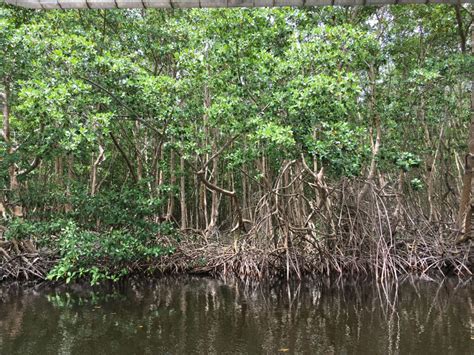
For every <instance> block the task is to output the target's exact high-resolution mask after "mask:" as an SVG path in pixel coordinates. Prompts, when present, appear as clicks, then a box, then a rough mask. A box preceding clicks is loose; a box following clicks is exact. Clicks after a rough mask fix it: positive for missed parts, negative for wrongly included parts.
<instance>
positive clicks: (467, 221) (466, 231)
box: [457, 31, 474, 242]
mask: <svg viewBox="0 0 474 355" xmlns="http://www.w3.org/2000/svg"><path fill="white" fill-rule="evenodd" d="M471 51H472V54H474V31H472V32H471ZM473 85H474V80H473V81H472V84H471V123H470V127H469V138H468V147H469V153H468V154H466V158H465V167H464V169H465V171H464V177H463V188H462V192H461V199H460V203H459V213H458V227H459V231H460V233H461V236H460V237H459V238H458V240H457V241H458V242H463V241H465V240H468V239H470V238H471V234H472V233H471V226H472V212H473V210H474V209H473V207H474V179H473V178H472V174H473V168H474V89H473Z"/></svg>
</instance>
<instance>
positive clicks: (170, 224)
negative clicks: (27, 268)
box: [0, 5, 472, 281]
mask: <svg viewBox="0 0 474 355" xmlns="http://www.w3.org/2000/svg"><path fill="white" fill-rule="evenodd" d="M471 22H472V15H471V6H470V5H466V6H447V5H439V6H424V5H421V6H390V7H363V8H362V7H354V8H350V7H349V8H340V7H324V8H312V9H291V8H283V9H239V10H237V9H232V10H159V11H152V10H146V11H142V10H120V11H65V12H56V11H51V12H39V11H29V10H20V9H17V8H11V7H7V6H3V5H1V6H0V92H2V93H3V97H4V100H3V108H4V110H3V112H4V125H3V140H2V143H1V145H0V181H1V186H2V197H1V198H2V200H1V205H2V212H3V214H4V217H5V219H4V223H3V224H4V226H5V228H6V230H7V231H6V232H5V235H4V237H5V238H9V239H10V240H17V241H18V240H22V239H32V240H33V242H34V244H35V245H36V246H37V247H38V248H40V247H45V248H49V249H52V250H55V251H56V252H57V253H59V255H60V256H61V258H60V261H59V263H58V264H56V266H55V267H54V268H53V269H52V270H51V271H50V277H51V278H66V279H68V280H69V279H72V278H76V277H80V276H87V275H88V276H90V277H91V278H92V280H93V281H97V280H98V279H100V278H103V277H107V278H112V279H116V278H118V277H120V276H121V275H123V274H125V273H127V272H128V271H129V270H130V264H131V263H132V264H133V263H142V262H143V261H144V260H154V259H156V258H158V257H159V256H161V255H166V254H168V253H169V252H172V251H173V250H174V248H175V246H176V245H177V244H176V243H178V244H179V242H181V241H186V240H190V239H193V238H196V235H202V238H204V239H205V240H206V242H207V243H211V242H213V241H216V240H218V241H221V240H222V239H224V240H225V239H226V238H227V236H231V238H230V239H232V238H235V240H236V241H242V240H246V241H248V243H250V244H252V243H253V244H252V245H259V246H260V247H262V245H268V248H270V247H271V249H277V250H278V248H280V247H281V248H286V250H287V252H288V248H291V247H292V246H293V247H296V245H297V244H298V245H300V243H305V244H304V246H302V248H307V247H308V246H314V245H316V244H317V245H319V244H318V243H323V244H324V245H326V246H327V247H328V248H329V249H328V250H331V249H330V248H332V247H334V245H333V244H331V243H333V242H332V240H333V239H334V238H336V239H337V240H339V241H341V242H344V241H348V240H349V241H350V242H351V243H352V242H353V238H354V236H356V237H357V236H361V235H365V233H368V235H370V236H373V237H374V238H375V235H376V234H377V233H378V232H380V233H382V234H383V235H384V236H386V237H387V238H389V241H388V242H387V243H392V244H393V243H394V242H393V239H394V238H400V239H403V238H406V237H407V235H408V234H409V229H410V228H408V227H404V223H409V219H410V218H412V219H413V220H414V221H415V222H413V223H415V224H416V223H418V222H416V221H420V220H423V221H428V222H430V223H435V224H436V223H448V224H449V223H452V222H453V221H454V219H455V217H456V213H457V206H458V199H459V195H460V188H461V181H462V178H463V173H464V171H463V166H464V158H463V156H464V153H465V151H467V146H466V142H467V131H468V130H467V127H468V125H469V121H470V114H469V110H470V102H469V95H470V92H469V90H470V80H471V76H472V57H471V56H470V55H469V46H470V43H469V42H468V41H467V39H468V38H469V36H468V31H469V27H470V24H471ZM341 184H342V185H341ZM341 186H342V187H341ZM344 186H345V187H344ZM387 188H389V189H390V191H389V192H387V193H386V195H387V196H388V195H390V196H394V198H393V199H392V200H390V201H389V202H386V205H387V206H388V207H382V205H380V206H379V207H378V208H379V209H381V210H383V208H386V209H387V210H388V212H387V216H389V217H387V218H388V219H390V221H389V223H388V227H387V226H385V225H384V226H383V227H382V224H383V223H385V222H380V221H379V222H380V223H378V224H380V230H379V229H377V228H378V227H374V228H375V229H371V228H372V227H368V228H367V230H363V231H360V230H361V229H359V232H355V231H356V228H362V229H363V228H364V227H363V226H359V227H357V226H358V222H357V220H356V218H363V216H364V213H361V212H360V211H359V210H358V212H353V211H355V210H354V209H352V207H347V208H346V207H344V206H345V205H344V204H345V202H343V201H346V200H345V198H346V197H345V196H347V194H349V195H351V196H353V197H354V198H355V200H357V201H356V202H354V203H353V204H352V205H351V206H357V208H359V207H360V206H362V207H363V206H367V208H364V207H363V208H362V209H363V210H364V209H365V213H366V214H367V215H370V214H372V212H371V210H370V208H372V206H373V205H374V200H371V199H370V198H369V197H367V196H369V195H370V196H372V195H371V194H372V193H375V192H377V191H378V193H379V195H381V196H382V197H383V195H384V193H385V190H384V189H387ZM384 201H385V200H384ZM406 203H408V204H410V206H416V212H410V213H408V212H407V215H410V216H409V217H407V215H404V217H401V216H402V212H401V211H405V212H406V211H407V208H405V206H406V205H405V204H406ZM377 206H378V205H377ZM354 208H355V207H354ZM337 211H340V213H339V212H337ZM344 213H347V214H348V216H349V217H347V218H348V219H347V220H346V217H344V219H343V218H342V217H341V216H342V215H343V214H344ZM414 213H415V215H414ZM350 216H355V217H354V218H355V219H354V220H351V219H350V218H352V217H350ZM392 217H393V218H392ZM349 220H350V221H349ZM407 221H408V222H407ZM410 223H411V222H410ZM364 224H366V223H364ZM451 227H452V228H454V227H453V225H452V224H451ZM451 227H449V228H451ZM385 228H388V229H385ZM397 228H398V229H397ZM394 236H396V237H394ZM227 239H228V238H227ZM193 240H194V239H193ZM344 243H345V242H344ZM346 244H347V243H346ZM392 244H390V245H392ZM387 245H388V244H387ZM0 246H1V245H0ZM262 248H263V247H262ZM357 248H358V249H359V252H360V253H362V252H363V250H364V249H371V247H370V246H366V245H365V244H363V243H362V241H361V242H360V243H357ZM336 249H337V250H339V249H338V248H336ZM389 249H390V248H389ZM351 250H352V247H351ZM351 253H356V252H354V251H351ZM354 255H355V254H354ZM289 259H291V258H290V257H289V256H288V253H287V259H286V263H287V265H290V264H291V263H292V262H293V261H291V260H289ZM296 259H297V258H295V259H294V260H296ZM290 261H291V262H290ZM295 263H296V261H295ZM295 269H298V267H295ZM0 278H1V277H0Z"/></svg>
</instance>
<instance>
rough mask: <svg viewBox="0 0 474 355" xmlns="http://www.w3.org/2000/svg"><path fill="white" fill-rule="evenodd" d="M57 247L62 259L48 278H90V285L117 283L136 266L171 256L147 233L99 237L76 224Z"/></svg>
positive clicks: (118, 232) (71, 224) (113, 232)
mask: <svg viewBox="0 0 474 355" xmlns="http://www.w3.org/2000/svg"><path fill="white" fill-rule="evenodd" d="M164 228H167V226H165V227H164ZM58 247H59V253H60V257H61V259H60V261H59V263H58V264H57V265H56V266H55V267H54V268H53V269H52V270H51V271H50V273H49V275H48V278H49V279H50V280H59V279H65V280H66V282H70V281H71V280H74V279H78V278H87V279H89V280H90V281H91V284H96V283H97V282H99V281H101V280H113V281H117V280H118V279H120V278H121V277H123V276H125V275H126V274H128V273H129V272H130V271H131V265H132V264H133V263H134V262H138V261H143V260H150V259H151V258H156V257H159V256H161V255H164V254H167V253H170V252H172V249H170V248H163V247H161V246H159V245H158V244H157V243H156V241H155V240H154V238H151V237H150V235H147V234H146V233H138V234H133V233H130V232H129V231H127V230H125V229H122V230H111V231H109V232H105V233H97V232H95V231H89V230H84V229H81V228H79V227H78V226H77V224H76V223H75V222H73V221H70V222H69V223H68V224H67V225H66V227H65V228H64V229H63V231H62V232H61V234H60V235H59V241H58Z"/></svg>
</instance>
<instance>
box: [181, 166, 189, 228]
mask: <svg viewBox="0 0 474 355" xmlns="http://www.w3.org/2000/svg"><path fill="white" fill-rule="evenodd" d="M179 166H180V170H181V176H180V178H179V185H180V193H179V196H180V205H181V229H182V230H185V229H186V228H188V207H187V205H186V176H185V175H184V170H185V166H184V158H183V157H181V158H180V160H179Z"/></svg>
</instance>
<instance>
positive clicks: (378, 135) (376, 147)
mask: <svg viewBox="0 0 474 355" xmlns="http://www.w3.org/2000/svg"><path fill="white" fill-rule="evenodd" d="M369 79H370V87H371V95H370V102H369V105H370V111H371V114H372V117H373V124H372V127H371V131H370V137H371V143H372V160H371V162H370V167H369V172H368V174H367V181H366V183H365V184H364V187H363V188H362V190H361V191H360V193H359V197H358V200H359V201H361V200H362V199H363V198H364V196H365V194H366V193H367V191H368V190H369V186H370V184H371V183H372V182H373V180H374V177H375V174H376V172H377V157H378V155H379V152H380V145H381V141H382V126H381V122H380V115H379V113H378V111H377V107H376V103H377V98H376V90H375V86H376V83H375V80H376V73H375V67H374V65H373V64H371V65H370V68H369ZM374 131H375V137H374Z"/></svg>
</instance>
